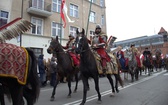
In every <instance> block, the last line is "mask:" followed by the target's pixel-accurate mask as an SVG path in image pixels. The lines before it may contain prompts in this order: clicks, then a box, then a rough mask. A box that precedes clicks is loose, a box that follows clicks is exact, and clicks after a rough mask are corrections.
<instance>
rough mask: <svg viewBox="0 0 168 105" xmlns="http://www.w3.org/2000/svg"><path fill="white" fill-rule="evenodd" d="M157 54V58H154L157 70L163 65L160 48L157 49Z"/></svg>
mask: <svg viewBox="0 0 168 105" xmlns="http://www.w3.org/2000/svg"><path fill="white" fill-rule="evenodd" d="M155 56H156V59H155V60H154V63H155V68H156V71H157V69H161V66H162V58H161V51H160V49H156V51H155Z"/></svg>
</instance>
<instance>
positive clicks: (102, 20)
mask: <svg viewBox="0 0 168 105" xmlns="http://www.w3.org/2000/svg"><path fill="white" fill-rule="evenodd" d="M101 25H104V15H102V16H101Z"/></svg>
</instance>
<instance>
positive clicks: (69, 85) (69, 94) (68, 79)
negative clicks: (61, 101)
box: [67, 75, 72, 98]
mask: <svg viewBox="0 0 168 105" xmlns="http://www.w3.org/2000/svg"><path fill="white" fill-rule="evenodd" d="M71 77H72V75H68V76H67V81H68V88H69V93H68V98H70V97H71V93H72V91H71Z"/></svg>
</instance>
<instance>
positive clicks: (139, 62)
mask: <svg viewBox="0 0 168 105" xmlns="http://www.w3.org/2000/svg"><path fill="white" fill-rule="evenodd" d="M130 50H131V51H132V52H133V53H134V55H135V57H136V61H137V65H138V67H141V61H140V56H139V55H138V52H139V51H138V49H137V48H136V47H135V44H131V46H130Z"/></svg>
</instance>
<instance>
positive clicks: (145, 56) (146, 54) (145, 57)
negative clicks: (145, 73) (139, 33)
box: [143, 47, 151, 60]
mask: <svg viewBox="0 0 168 105" xmlns="http://www.w3.org/2000/svg"><path fill="white" fill-rule="evenodd" d="M143 55H144V59H145V60H146V59H148V57H150V56H151V52H150V51H149V50H148V47H146V48H145V51H144V52H143Z"/></svg>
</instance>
